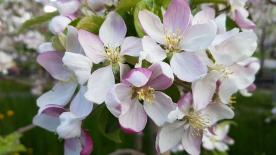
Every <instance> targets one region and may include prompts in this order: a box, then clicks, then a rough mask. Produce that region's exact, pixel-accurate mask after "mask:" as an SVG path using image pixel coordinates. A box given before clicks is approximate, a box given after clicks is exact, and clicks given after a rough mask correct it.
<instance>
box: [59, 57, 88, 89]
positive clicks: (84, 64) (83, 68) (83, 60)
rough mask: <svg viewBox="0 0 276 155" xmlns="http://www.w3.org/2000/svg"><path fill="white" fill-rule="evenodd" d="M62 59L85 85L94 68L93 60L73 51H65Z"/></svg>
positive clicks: (80, 82)
mask: <svg viewBox="0 0 276 155" xmlns="http://www.w3.org/2000/svg"><path fill="white" fill-rule="evenodd" d="M62 61H63V63H64V65H65V66H67V67H68V68H69V69H70V70H71V71H73V72H74V74H75V76H76V77H77V80H78V82H79V84H81V85H83V84H85V83H86V82H87V80H88V79H89V76H90V74H91V69H92V61H91V60H90V59H89V58H88V57H86V56H84V55H82V54H77V53H73V52H65V54H64V57H63V58H62Z"/></svg>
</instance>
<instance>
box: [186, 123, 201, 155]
mask: <svg viewBox="0 0 276 155" xmlns="http://www.w3.org/2000/svg"><path fill="white" fill-rule="evenodd" d="M192 130H193V129H192V128H188V129H187V130H185V132H184V134H183V138H182V145H183V147H184V149H185V150H186V151H187V152H188V153H189V154H191V155H199V154H200V147H201V142H202V136H197V135H194V134H193V131H192Z"/></svg>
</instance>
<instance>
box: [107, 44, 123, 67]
mask: <svg viewBox="0 0 276 155" xmlns="http://www.w3.org/2000/svg"><path fill="white" fill-rule="evenodd" d="M104 49H105V53H106V55H107V59H108V61H109V62H110V63H111V64H117V63H119V62H120V61H121V56H120V51H121V47H116V48H112V47H108V46H105V47H104Z"/></svg>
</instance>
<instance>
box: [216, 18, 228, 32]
mask: <svg viewBox="0 0 276 155" xmlns="http://www.w3.org/2000/svg"><path fill="white" fill-rule="evenodd" d="M215 22H216V24H217V27H218V34H221V33H224V32H226V14H224V13H223V14H220V15H218V16H217V17H216V19H215Z"/></svg>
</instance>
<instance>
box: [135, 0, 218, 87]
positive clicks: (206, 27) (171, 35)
mask: <svg viewBox="0 0 276 155" xmlns="http://www.w3.org/2000/svg"><path fill="white" fill-rule="evenodd" d="M139 20H140V23H141V25H142V27H143V29H144V31H145V32H146V34H147V35H149V36H145V37H144V38H143V40H142V44H143V50H144V52H146V53H147V56H146V60H147V61H149V62H151V63H154V62H158V61H162V60H164V59H165V58H166V57H167V55H168V57H170V56H172V57H171V60H170V65H171V67H172V70H173V72H174V73H175V75H176V76H177V77H178V78H179V79H181V80H183V81H187V82H192V81H195V80H197V79H199V78H201V77H203V76H205V75H206V73H207V68H206V66H204V65H203V63H202V62H201V61H200V59H199V58H198V56H197V55H196V52H197V51H200V50H204V49H206V48H207V47H208V46H209V45H210V44H211V43H212V41H213V40H214V38H215V35H216V25H215V23H214V22H213V21H211V22H208V23H204V24H194V25H193V24H192V23H193V20H192V14H191V10H190V7H189V4H188V3H187V2H186V1H184V0H183V1H182V0H172V2H171V4H170V6H169V7H168V9H167V11H166V13H165V14H164V19H163V24H162V23H161V21H160V19H159V17H158V16H156V15H154V14H153V13H151V12H149V11H147V10H143V11H141V12H140V13H139ZM195 23H196V22H195ZM160 45H161V46H160Z"/></svg>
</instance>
